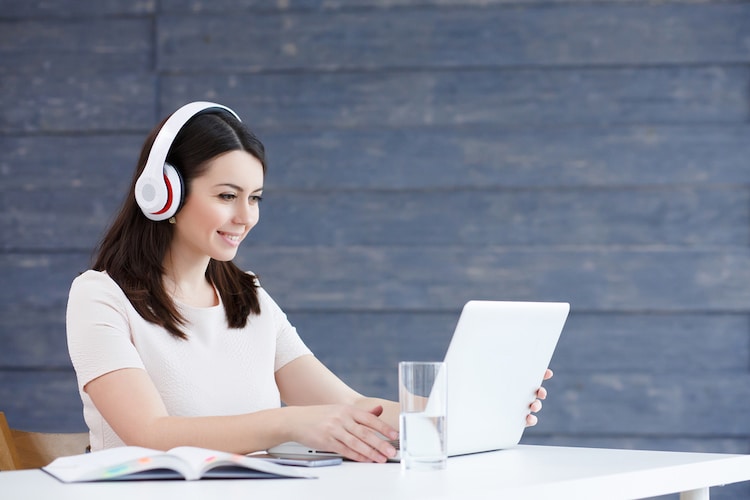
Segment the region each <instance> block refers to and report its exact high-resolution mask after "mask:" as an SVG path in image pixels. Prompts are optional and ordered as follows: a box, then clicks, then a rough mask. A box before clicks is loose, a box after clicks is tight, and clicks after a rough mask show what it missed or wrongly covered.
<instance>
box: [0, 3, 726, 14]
mask: <svg viewBox="0 0 750 500" xmlns="http://www.w3.org/2000/svg"><path fill="white" fill-rule="evenodd" d="M6 1H7V0H6ZM715 1H716V0H670V2H669V3H671V4H686V3H687V4H697V3H712V2H715ZM579 3H582V4H591V3H595V4H605V6H606V5H607V4H620V3H621V4H632V3H644V2H641V1H639V0H596V1H595V2H592V0H523V2H522V3H520V2H519V0H285V1H283V2H274V3H269V2H268V0H161V1H160V2H159V10H160V11H161V12H165V13H185V12H191V13H196V14H197V13H205V14H216V13H224V14H226V13H232V14H236V13H240V12H254V13H263V12H265V13H267V12H292V11H298V10H299V11H308V10H323V11H329V10H355V9H362V8H377V9H393V10H396V9H398V8H403V7H408V8H414V7H417V8H425V7H430V8H452V7H469V6H473V7H478V8H485V7H490V6H508V7H517V6H518V5H519V4H521V5H529V4H540V5H549V4H557V5H566V4H571V5H575V4H579ZM0 5H2V2H0Z"/></svg>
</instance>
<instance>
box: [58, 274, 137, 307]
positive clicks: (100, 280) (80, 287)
mask: <svg viewBox="0 0 750 500" xmlns="http://www.w3.org/2000/svg"><path fill="white" fill-rule="evenodd" d="M70 296H71V298H73V297H76V296H79V297H80V296H86V297H89V298H94V297H96V298H99V299H103V298H111V299H116V300H120V299H121V298H123V297H124V296H125V294H124V293H123V291H122V289H120V287H119V285H118V284H117V283H116V282H115V280H113V279H112V278H111V277H110V276H109V274H107V273H106V272H105V271H93V270H88V271H86V272H84V273H83V274H81V275H79V276H78V277H77V278H75V279H74V280H73V283H72V284H71V286H70Z"/></svg>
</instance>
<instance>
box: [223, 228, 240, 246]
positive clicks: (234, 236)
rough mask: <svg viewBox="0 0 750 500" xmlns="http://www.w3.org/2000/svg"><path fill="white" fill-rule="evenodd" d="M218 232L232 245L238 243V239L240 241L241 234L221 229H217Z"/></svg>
mask: <svg viewBox="0 0 750 500" xmlns="http://www.w3.org/2000/svg"><path fill="white" fill-rule="evenodd" d="M218 233H219V235H221V237H222V238H224V239H225V240H226V241H228V242H229V243H230V244H232V245H239V244H240V241H242V235H241V234H232V233H225V232H223V231H218Z"/></svg>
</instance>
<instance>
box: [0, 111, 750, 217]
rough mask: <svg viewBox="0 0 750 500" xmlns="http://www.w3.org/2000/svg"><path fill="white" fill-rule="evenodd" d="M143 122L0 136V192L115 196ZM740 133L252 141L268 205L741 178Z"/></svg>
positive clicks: (600, 131) (749, 133) (747, 149)
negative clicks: (301, 196)
mask: <svg viewBox="0 0 750 500" xmlns="http://www.w3.org/2000/svg"><path fill="white" fill-rule="evenodd" d="M157 120H158V118H154V123H153V124H154V125H155V124H156V121H157ZM148 128H150V127H147V128H145V129H144V130H143V131H142V132H137V133H123V134H119V133H118V134H115V135H78V134H77V135H71V136H56V135H33V136H0V150H2V151H3V155H2V156H0V169H1V170H2V171H3V172H5V173H6V174H5V175H4V176H3V182H2V183H0V192H2V191H8V190H19V189H23V190H39V189H48V188H55V189H65V190H67V191H68V192H70V193H72V194H74V195H75V196H90V197H93V196H101V195H105V196H108V197H109V196H111V197H114V198H116V199H118V200H119V199H120V198H121V197H122V195H123V193H124V189H125V187H126V186H127V185H128V183H129V181H130V179H131V176H132V174H133V169H134V168H135V163H136V161H137V159H138V155H139V153H140V149H141V145H142V143H143V141H144V139H145V136H146V133H147V131H148ZM748 137H750V126H748V125H746V124H741V125H710V124H709V125H690V126H682V125H667V126H663V125H649V126H640V125H633V126H611V127H564V128H537V127H529V128H505V127H499V126H496V127H486V126H446V127H421V126H415V127H411V128H405V129H404V128H393V129H367V128H362V129H328V128H327V129H323V130H320V129H316V130H290V131H286V130H271V131H269V132H268V133H264V134H263V135H262V137H261V139H262V140H263V142H264V144H265V146H266V152H267V154H268V175H267V176H266V183H265V185H266V187H267V190H268V192H269V196H268V197H267V201H268V202H269V204H270V203H271V202H272V201H273V199H274V198H276V196H277V192H279V191H285V190H294V191H300V190H313V191H315V190H321V189H324V190H364V189H372V190H409V189H419V190H424V189H441V188H451V189H471V188H481V189H491V188H499V189H502V188H524V189H525V188H557V189H559V188H575V187H592V188H605V189H606V188H609V187H635V186H653V185H657V186H662V185H675V184H677V185H681V186H684V185H701V186H702V185H713V184H722V185H730V184H736V185H745V184H750V169H748V168H747V158H750V141H748V140H747V138H748ZM60 151H65V154H64V155H61V154H60ZM286 196H288V195H286Z"/></svg>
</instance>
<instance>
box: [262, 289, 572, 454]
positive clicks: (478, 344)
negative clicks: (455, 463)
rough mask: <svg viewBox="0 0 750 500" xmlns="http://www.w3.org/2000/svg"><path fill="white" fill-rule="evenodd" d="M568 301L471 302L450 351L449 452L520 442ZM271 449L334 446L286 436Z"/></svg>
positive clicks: (290, 451)
mask: <svg viewBox="0 0 750 500" xmlns="http://www.w3.org/2000/svg"><path fill="white" fill-rule="evenodd" d="M569 311H570V305H569V304H568V303H564V302H498V301H479V300H472V301H469V302H467V303H466V305H465V306H464V308H463V310H462V311H461V316H460V317H459V320H458V324H457V326H456V330H455V332H454V333H453V337H452V339H451V342H450V345H449V346H448V350H447V353H446V355H445V362H446V366H447V368H448V410H447V424H446V427H447V429H446V432H447V438H446V439H447V445H448V456H455V455H464V454H468V453H478V452H483V451H491V450H500V449H505V448H511V447H513V446H516V445H517V444H518V443H519V441H520V440H521V436H522V435H523V431H524V429H525V428H526V416H527V415H528V414H529V405H530V404H531V403H532V402H533V401H534V400H535V399H536V391H537V389H538V388H539V387H540V386H541V385H542V381H543V378H544V372H545V370H546V369H547V367H548V366H549V363H550V361H551V359H552V354H553V352H554V350H555V347H556V346H557V341H558V339H559V338H560V334H561V333H562V329H563V326H564V325H565V321H566V320H567V317H568V313H569ZM269 452H271V453H278V454H293V455H300V454H304V455H308V454H324V455H330V454H331V453H329V452H325V451H320V450H314V449H310V448H309V447H305V446H303V445H300V444H298V443H283V444H281V445H279V446H276V447H274V448H271V449H270V450H269Z"/></svg>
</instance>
